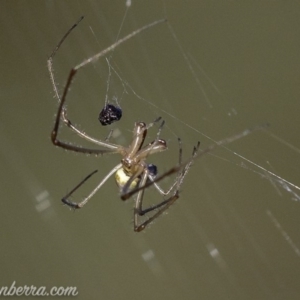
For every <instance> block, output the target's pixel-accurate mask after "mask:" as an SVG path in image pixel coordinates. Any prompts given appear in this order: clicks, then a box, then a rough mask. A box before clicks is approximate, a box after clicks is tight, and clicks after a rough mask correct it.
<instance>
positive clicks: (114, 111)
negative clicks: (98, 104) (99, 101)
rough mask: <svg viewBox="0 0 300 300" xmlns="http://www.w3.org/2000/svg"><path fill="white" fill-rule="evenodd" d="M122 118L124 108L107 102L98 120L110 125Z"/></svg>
mask: <svg viewBox="0 0 300 300" xmlns="http://www.w3.org/2000/svg"><path fill="white" fill-rule="evenodd" d="M121 118H122V109H121V108H120V107H117V106H114V105H112V104H107V105H105V106H104V107H103V109H102V110H101V112H100V114H99V117H98V120H99V121H100V123H101V124H102V125H103V126H106V125H110V124H111V123H114V122H117V121H119V120H120V119H121Z"/></svg>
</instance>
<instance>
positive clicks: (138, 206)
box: [134, 170, 179, 232]
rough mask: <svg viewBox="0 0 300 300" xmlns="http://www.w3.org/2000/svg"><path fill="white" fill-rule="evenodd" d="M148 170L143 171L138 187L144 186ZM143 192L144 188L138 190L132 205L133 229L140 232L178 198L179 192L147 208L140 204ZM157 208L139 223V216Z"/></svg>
mask: <svg viewBox="0 0 300 300" xmlns="http://www.w3.org/2000/svg"><path fill="white" fill-rule="evenodd" d="M148 172H149V171H148V170H145V172H144V173H143V176H142V178H141V181H140V187H141V188H142V187H143V186H145V183H146V182H147V178H148ZM144 192H145V189H143V188H142V189H141V190H140V191H139V192H138V195H137V199H136V201H135V207H134V231H136V232H140V231H142V230H144V229H145V227H146V226H147V225H148V224H150V223H151V222H152V221H153V220H154V219H156V218H157V217H159V216H160V215H161V214H162V213H163V212H164V211H166V210H167V209H168V208H169V207H170V206H171V205H172V204H173V203H174V202H175V201H176V200H177V199H178V198H179V193H178V190H176V192H175V193H174V194H173V195H172V196H171V197H170V198H168V199H166V200H164V201H162V202H160V203H158V204H157V205H154V206H151V207H149V208H146V209H143V208H142V204H143V198H144ZM156 209H158V211H157V212H156V213H155V214H154V215H152V216H151V217H150V218H149V219H147V220H145V221H144V222H142V223H140V224H139V217H140V216H143V215H145V214H147V213H149V212H151V211H153V210H156Z"/></svg>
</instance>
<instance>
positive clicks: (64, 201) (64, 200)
mask: <svg viewBox="0 0 300 300" xmlns="http://www.w3.org/2000/svg"><path fill="white" fill-rule="evenodd" d="M121 166H122V164H118V165H116V166H115V167H114V168H113V169H111V171H110V172H109V173H108V174H107V175H106V176H105V177H104V178H103V179H102V180H101V182H100V183H99V184H98V185H97V186H96V188H94V189H93V191H92V192H91V193H90V194H89V195H88V196H87V197H85V198H84V199H83V200H82V201H81V202H79V203H76V202H72V201H70V200H69V199H67V198H68V197H69V196H71V195H72V194H73V193H74V192H75V191H76V190H77V189H78V188H79V187H80V186H81V185H82V184H83V183H84V182H85V181H86V180H87V179H88V178H89V177H91V176H92V175H93V174H94V173H96V171H94V172H93V173H91V174H89V175H88V176H87V177H86V178H84V179H83V180H82V181H81V182H80V183H79V184H78V185H76V187H75V188H74V189H73V190H72V191H71V192H69V193H68V194H67V195H66V196H65V197H63V198H62V200H61V201H62V202H63V203H64V204H66V205H68V206H70V207H71V208H74V209H77V208H82V207H83V206H84V205H85V204H87V203H88V201H89V200H90V199H91V198H92V197H93V196H94V195H95V194H96V193H97V192H98V190H99V189H100V188H101V187H102V186H103V184H104V183H105V182H106V181H107V180H108V179H109V178H110V177H111V176H112V175H113V174H114V173H115V172H116V171H117V170H118V169H120V168H121Z"/></svg>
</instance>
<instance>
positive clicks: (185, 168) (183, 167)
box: [122, 123, 269, 200]
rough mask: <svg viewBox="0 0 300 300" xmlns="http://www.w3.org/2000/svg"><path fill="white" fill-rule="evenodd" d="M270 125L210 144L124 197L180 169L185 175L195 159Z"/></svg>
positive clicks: (124, 198) (256, 127)
mask: <svg viewBox="0 0 300 300" xmlns="http://www.w3.org/2000/svg"><path fill="white" fill-rule="evenodd" d="M268 126H269V124H268V123H266V124H262V125H258V126H255V127H252V128H249V129H246V130H244V131H242V132H240V133H238V134H235V135H233V136H230V137H228V138H225V139H223V140H219V141H217V142H215V143H214V144H212V145H210V146H209V147H207V148H205V149H204V150H202V151H201V152H200V153H196V154H195V157H192V158H190V159H188V160H187V161H186V162H184V163H182V164H181V165H177V166H175V167H173V168H171V169H169V170H168V171H166V172H165V173H163V174H162V175H160V176H158V177H156V178H155V180H153V181H151V180H149V181H148V182H147V183H146V184H145V185H144V186H139V187H138V188H136V189H134V190H131V191H129V192H128V193H127V194H125V195H123V196H122V199H123V200H126V199H128V198H130V197H131V196H132V195H134V194H136V193H138V192H139V191H140V190H142V189H146V188H148V187H149V186H151V185H153V184H154V183H157V182H159V181H161V180H162V179H164V178H165V177H167V176H170V175H172V174H174V173H176V172H178V171H179V170H182V172H183V175H184V176H185V175H186V173H187V172H188V170H189V168H190V166H191V165H192V163H193V161H194V160H195V159H199V158H201V157H202V156H203V155H205V154H207V153H210V152H212V151H214V150H215V149H216V148H218V147H221V146H225V145H227V144H230V143H232V142H234V141H236V140H239V139H241V138H243V137H246V136H247V135H249V134H251V133H252V132H253V131H255V130H262V129H265V128H267V127H268ZM198 144H199V143H198ZM197 147H198V146H196V147H195V148H196V149H197Z"/></svg>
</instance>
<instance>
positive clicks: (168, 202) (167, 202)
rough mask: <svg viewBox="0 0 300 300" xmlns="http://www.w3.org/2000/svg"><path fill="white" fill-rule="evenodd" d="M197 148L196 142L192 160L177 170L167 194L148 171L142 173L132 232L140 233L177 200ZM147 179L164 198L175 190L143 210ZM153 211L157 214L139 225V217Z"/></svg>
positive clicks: (180, 154)
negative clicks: (151, 181)
mask: <svg viewBox="0 0 300 300" xmlns="http://www.w3.org/2000/svg"><path fill="white" fill-rule="evenodd" d="M178 142H179V165H181V162H182V147H181V140H180V139H178ZM199 146H200V142H198V144H197V145H196V146H195V147H194V148H193V153H192V158H191V159H190V160H189V162H188V163H187V164H186V165H185V166H184V168H183V169H179V170H178V172H179V173H178V175H177V178H176V179H175V182H174V183H173V184H172V185H171V187H170V188H169V190H168V191H167V192H164V191H163V190H162V189H161V188H160V187H159V186H158V185H157V184H156V182H155V179H153V178H151V177H152V176H151V175H150V174H149V170H148V169H145V170H144V173H143V175H142V178H141V180H140V185H139V189H140V190H139V192H138V195H137V199H136V202H135V207H134V231H137V232H140V231H142V230H143V229H145V227H146V226H147V225H148V224H150V223H151V222H152V221H153V220H154V219H156V218H157V217H159V216H160V215H161V214H162V213H163V212H165V211H166V210H167V209H168V208H169V207H170V206H171V205H172V204H173V203H174V202H175V201H176V200H177V199H178V198H179V189H180V186H181V185H182V183H183V180H184V178H185V176H186V175H187V173H188V171H189V169H190V167H191V165H192V163H193V161H194V158H195V157H196V155H197V152H198V150H199ZM148 178H150V180H153V183H154V185H155V187H156V188H157V190H158V191H159V192H160V193H161V194H163V195H165V196H167V195H169V194H170V193H171V191H172V190H174V188H175V187H176V190H175V191H174V192H173V194H172V195H171V196H170V197H169V198H168V199H165V200H163V201H162V202H160V203H158V204H156V205H153V206H151V207H149V208H146V209H143V208H142V204H143V197H144V191H145V186H146V182H147V179H148ZM153 210H157V212H156V213H155V214H154V215H152V216H151V217H150V218H149V219H147V220H145V221H144V222H142V223H141V224H139V217H140V216H143V215H145V214H147V213H149V212H151V211H153Z"/></svg>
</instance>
